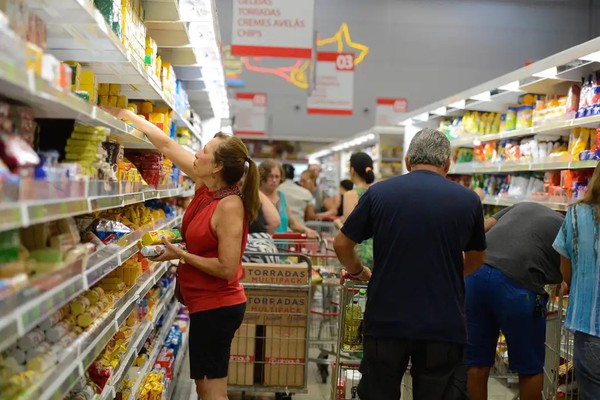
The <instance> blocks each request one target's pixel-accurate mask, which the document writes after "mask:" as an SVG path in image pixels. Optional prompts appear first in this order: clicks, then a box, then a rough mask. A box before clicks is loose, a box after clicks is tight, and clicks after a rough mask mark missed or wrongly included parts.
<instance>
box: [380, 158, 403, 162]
mask: <svg viewBox="0 0 600 400" xmlns="http://www.w3.org/2000/svg"><path fill="white" fill-rule="evenodd" d="M381 162H382V163H401V162H404V160H403V159H402V157H381Z"/></svg>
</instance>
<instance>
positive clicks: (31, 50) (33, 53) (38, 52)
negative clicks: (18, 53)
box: [25, 42, 44, 76]
mask: <svg viewBox="0 0 600 400" xmlns="http://www.w3.org/2000/svg"><path fill="white" fill-rule="evenodd" d="M43 57H44V52H43V51H42V49H41V48H39V47H38V46H36V45H35V44H33V43H30V42H27V47H26V49H25V63H26V65H27V69H29V70H32V71H33V72H34V74H35V75H36V76H41V75H42V59H43Z"/></svg>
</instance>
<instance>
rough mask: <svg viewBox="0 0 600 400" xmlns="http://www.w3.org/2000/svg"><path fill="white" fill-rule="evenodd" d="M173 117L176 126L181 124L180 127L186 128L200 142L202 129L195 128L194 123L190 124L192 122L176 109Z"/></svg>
mask: <svg viewBox="0 0 600 400" xmlns="http://www.w3.org/2000/svg"><path fill="white" fill-rule="evenodd" d="M173 114H174V118H173V121H175V124H176V125H178V126H181V127H182V128H187V129H188V130H189V131H190V133H191V134H192V136H194V137H195V138H196V139H197V140H198V141H199V142H200V143H202V135H201V134H202V130H201V129H200V128H196V127H195V126H194V125H192V123H191V122H190V121H189V120H187V119H185V118H184V117H183V116H182V115H181V114H179V113H178V112H177V111H174V113H173Z"/></svg>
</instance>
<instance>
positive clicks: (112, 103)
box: [108, 95, 119, 107]
mask: <svg viewBox="0 0 600 400" xmlns="http://www.w3.org/2000/svg"><path fill="white" fill-rule="evenodd" d="M118 101H119V97H118V96H112V95H111V96H108V105H109V106H111V107H116V106H117V102H118Z"/></svg>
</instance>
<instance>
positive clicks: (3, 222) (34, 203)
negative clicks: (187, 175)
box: [0, 188, 187, 231]
mask: <svg viewBox="0 0 600 400" xmlns="http://www.w3.org/2000/svg"><path fill="white" fill-rule="evenodd" d="M184 193H185V194H186V195H187V191H186V192H184V190H183V188H177V189H162V190H148V191H144V192H137V193H128V194H119V195H110V196H97V197H87V198H83V197H80V198H66V199H53V200H29V201H22V202H19V203H16V202H14V203H4V204H0V231H6V230H9V229H16V228H22V227H26V226H30V225H34V224H40V223H43V222H49V221H55V220H57V219H62V218H67V217H74V216H77V215H82V214H88V213H92V212H96V211H102V210H108V209H111V208H119V207H125V206H128V205H131V204H136V203H143V202H144V201H147V200H152V199H164V198H169V197H178V196H183V195H184Z"/></svg>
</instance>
